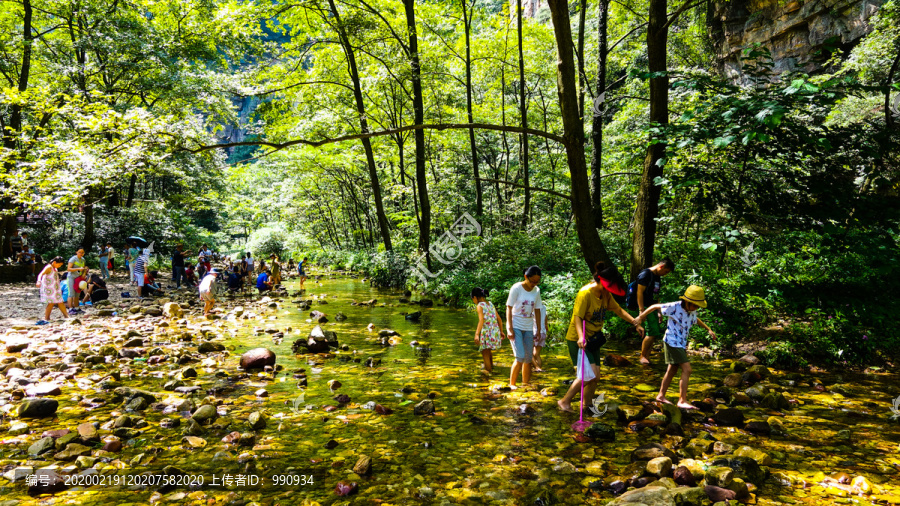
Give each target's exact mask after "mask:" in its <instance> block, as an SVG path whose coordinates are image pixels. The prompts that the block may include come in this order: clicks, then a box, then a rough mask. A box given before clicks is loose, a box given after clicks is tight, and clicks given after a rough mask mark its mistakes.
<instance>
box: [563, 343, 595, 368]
mask: <svg viewBox="0 0 900 506" xmlns="http://www.w3.org/2000/svg"><path fill="white" fill-rule="evenodd" d="M566 344H567V345H568V346H569V358H571V359H572V365H574V366H576V367H577V366H578V355H579V354H580V353H581V348H580V347H579V346H578V341H569V340H566ZM584 357H585V358H586V359H588V362H589V363H590V364H593V365H598V364H600V361H599V360H597V354H596V353H593V352H590V351H588V350H587V349H585V350H584Z"/></svg>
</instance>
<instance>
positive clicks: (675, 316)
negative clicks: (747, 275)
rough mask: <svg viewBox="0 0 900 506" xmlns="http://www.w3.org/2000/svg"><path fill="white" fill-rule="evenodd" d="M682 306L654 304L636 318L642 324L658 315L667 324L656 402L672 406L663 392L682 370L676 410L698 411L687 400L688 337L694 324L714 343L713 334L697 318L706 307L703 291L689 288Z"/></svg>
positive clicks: (689, 374) (683, 297)
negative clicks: (662, 373)
mask: <svg viewBox="0 0 900 506" xmlns="http://www.w3.org/2000/svg"><path fill="white" fill-rule="evenodd" d="M680 299H681V302H669V303H667V304H654V305H652V306H650V307H648V308H647V309H645V310H644V312H643V313H641V315H640V316H638V317H637V320H638V321H639V322H643V321H644V319H645V318H647V316H649V315H650V314H651V313H653V312H655V311H657V310H658V311H659V312H660V314H662V315H663V316H668V317H669V321H668V325H667V327H666V335H665V337H664V338H663V347H664V348H665V357H666V364H668V369H666V374H665V376H663V380H662V385H661V386H660V388H659V395H657V396H656V400H657V401H659V402H662V403H664V404H672V402H671V401H669V400H668V399H666V391H668V390H669V385H671V384H672V380H673V379H674V378H675V373H676V372H677V371H678V369H679V368H681V381H680V382H679V383H678V386H679V396H678V404H677V406H678V407H679V408H682V409H697V408H696V407H695V406H694V405H692V404H691V403H689V402H688V400H687V387H688V380H689V378H690V377H691V363H690V361H689V360H688V356H687V350H686V348H687V339H688V333H689V332H690V330H691V327H693V326H694V324H695V323H696V324H698V325H700V326H701V327H703V328H704V329H706V331H707V332H709V336H710V337H711V338H712V339H713V340H715V338H716V333H715V332H713V331H712V329H711V328H709V326H708V325H707V324H705V323H703V321H702V320H701V319H700V318H698V317H697V309H699V308H701V307H704V308H705V307H706V294H705V293H704V292H703V288H700V287H699V286H697V285H691V286H689V287H688V289H687V290H685V292H684V295H682V296H681V297H680Z"/></svg>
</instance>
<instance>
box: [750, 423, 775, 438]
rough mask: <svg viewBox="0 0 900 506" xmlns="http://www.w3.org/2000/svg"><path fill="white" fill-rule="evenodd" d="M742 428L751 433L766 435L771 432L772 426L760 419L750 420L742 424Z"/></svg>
mask: <svg viewBox="0 0 900 506" xmlns="http://www.w3.org/2000/svg"><path fill="white" fill-rule="evenodd" d="M744 430H746V431H747V432H750V433H751V434H758V435H762V436H768V435H769V434H771V433H772V427H770V426H769V424H768V423H767V422H765V421H762V420H750V421H749V422H747V423H746V424H745V425H744Z"/></svg>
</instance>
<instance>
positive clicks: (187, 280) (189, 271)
mask: <svg viewBox="0 0 900 506" xmlns="http://www.w3.org/2000/svg"><path fill="white" fill-rule="evenodd" d="M184 284H185V285H187V286H197V275H196V274H194V266H193V265H190V264H188V266H187V267H185V269H184Z"/></svg>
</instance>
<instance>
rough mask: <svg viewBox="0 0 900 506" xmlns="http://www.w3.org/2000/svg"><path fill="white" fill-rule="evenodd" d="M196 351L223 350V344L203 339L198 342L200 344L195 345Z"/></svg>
mask: <svg viewBox="0 0 900 506" xmlns="http://www.w3.org/2000/svg"><path fill="white" fill-rule="evenodd" d="M197 351H198V352H199V353H215V352H219V351H225V345H223V344H222V343H216V342H213V341H203V342H202V343H200V346H198V347H197Z"/></svg>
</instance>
